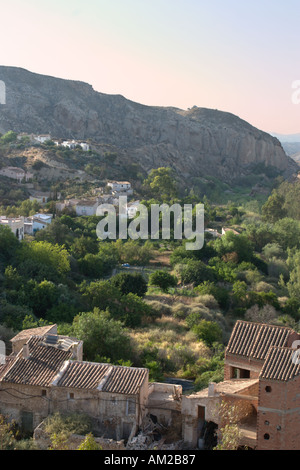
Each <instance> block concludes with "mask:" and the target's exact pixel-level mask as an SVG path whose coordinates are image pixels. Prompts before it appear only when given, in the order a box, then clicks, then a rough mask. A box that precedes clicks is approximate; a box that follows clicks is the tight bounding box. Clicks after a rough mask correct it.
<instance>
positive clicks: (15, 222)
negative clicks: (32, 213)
mask: <svg viewBox="0 0 300 470" xmlns="http://www.w3.org/2000/svg"><path fill="white" fill-rule="evenodd" d="M24 222H25V219H24V217H13V218H9V217H5V216H0V225H1V226H3V227H9V228H10V229H11V231H12V232H13V233H14V235H15V236H16V237H17V238H18V240H23V238H24V234H25V229H24Z"/></svg>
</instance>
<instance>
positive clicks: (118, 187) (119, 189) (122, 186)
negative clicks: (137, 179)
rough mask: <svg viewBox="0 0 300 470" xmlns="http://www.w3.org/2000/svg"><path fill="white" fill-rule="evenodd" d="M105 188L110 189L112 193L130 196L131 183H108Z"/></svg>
mask: <svg viewBox="0 0 300 470" xmlns="http://www.w3.org/2000/svg"><path fill="white" fill-rule="evenodd" d="M107 186H109V187H110V188H111V191H112V193H113V194H114V193H115V194H117V193H126V194H128V195H130V194H132V193H133V191H132V189H131V183H129V181H109V182H108V183H107Z"/></svg>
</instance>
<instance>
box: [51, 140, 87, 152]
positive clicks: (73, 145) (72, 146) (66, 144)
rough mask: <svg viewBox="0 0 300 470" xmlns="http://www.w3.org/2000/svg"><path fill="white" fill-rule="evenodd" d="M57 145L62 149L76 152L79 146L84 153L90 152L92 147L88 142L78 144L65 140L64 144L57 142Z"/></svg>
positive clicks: (74, 141)
mask: <svg viewBox="0 0 300 470" xmlns="http://www.w3.org/2000/svg"><path fill="white" fill-rule="evenodd" d="M54 143H55V145H57V146H59V145H61V146H62V147H65V148H69V149H70V150H74V149H75V148H76V147H77V146H79V147H81V148H82V150H83V151H84V152H88V151H89V150H91V146H90V145H89V144H88V143H87V142H78V141H76V140H64V141H62V142H60V141H55V142H54Z"/></svg>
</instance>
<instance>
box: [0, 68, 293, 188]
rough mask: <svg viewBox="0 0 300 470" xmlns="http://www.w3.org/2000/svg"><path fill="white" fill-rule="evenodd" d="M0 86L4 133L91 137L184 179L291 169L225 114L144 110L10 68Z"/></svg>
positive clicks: (257, 135) (261, 136)
mask: <svg viewBox="0 0 300 470" xmlns="http://www.w3.org/2000/svg"><path fill="white" fill-rule="evenodd" d="M0 80H3V81H4V82H5V85H6V104H5V105H0V132H2V133H3V132H7V131H8V130H14V131H17V132H28V133H38V134H41V133H42V134H45V133H50V134H51V135H52V136H53V137H56V138H77V139H91V140H92V141H93V142H95V143H98V144H103V145H104V144H106V145H107V144H108V145H112V146H114V148H115V149H117V150H119V151H120V153H121V154H122V153H124V152H125V153H126V154H127V155H130V158H131V159H132V162H136V163H139V164H140V165H142V166H143V168H144V169H146V170H148V171H149V170H150V169H151V168H157V167H159V166H171V167H173V168H174V169H175V171H176V172H177V173H178V174H179V175H180V176H181V177H183V178H189V177H191V176H193V177H202V176H205V175H211V176H214V177H216V178H219V179H221V180H223V181H224V182H231V181H232V180H233V179H234V178H236V177H239V176H240V175H243V174H244V173H245V172H247V170H248V169H249V168H251V167H253V166H255V165H258V164H264V165H266V166H271V167H275V168H276V169H278V170H279V171H280V172H281V173H286V174H288V173H293V172H294V171H297V170H296V167H297V166H296V164H295V162H293V161H292V159H290V158H289V157H288V156H287V155H286V154H285V152H284V150H283V148H282V146H281V144H280V142H279V140H277V139H276V138H274V137H271V136H270V135H269V134H266V133H264V132H262V131H260V130H258V129H256V128H254V127H253V126H251V125H250V124H248V123H247V122H245V121H243V120H242V119H240V118H238V117H237V116H234V115H232V114H230V113H225V112H221V111H217V110H211V109H205V108H198V107H194V108H192V109H189V110H186V111H183V110H181V109H177V108H162V107H152V106H144V105H141V104H138V103H134V102H132V101H129V100H127V99H125V98H124V97H122V96H119V95H107V94H103V93H98V92H96V91H94V90H93V88H92V86H90V85H88V84H86V83H82V82H77V81H70V80H63V79H58V78H54V77H48V76H44V75H38V74H34V73H31V72H28V71H26V70H24V69H20V68H15V67H0Z"/></svg>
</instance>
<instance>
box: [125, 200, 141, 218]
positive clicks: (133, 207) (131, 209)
mask: <svg viewBox="0 0 300 470" xmlns="http://www.w3.org/2000/svg"><path fill="white" fill-rule="evenodd" d="M139 204H140V201H134V202H131V203H129V204H128V205H127V216H128V218H129V219H134V217H135V216H136V213H137V210H138V206H139Z"/></svg>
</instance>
